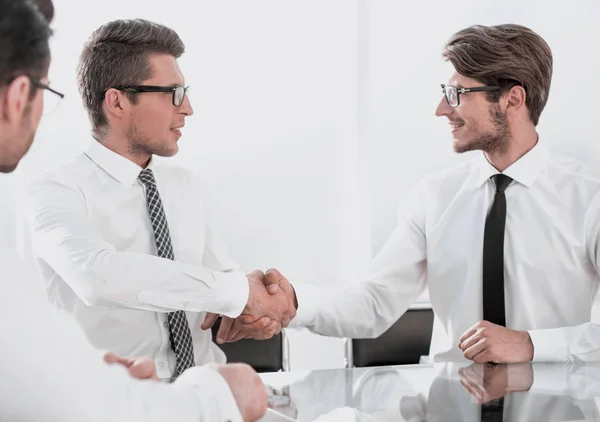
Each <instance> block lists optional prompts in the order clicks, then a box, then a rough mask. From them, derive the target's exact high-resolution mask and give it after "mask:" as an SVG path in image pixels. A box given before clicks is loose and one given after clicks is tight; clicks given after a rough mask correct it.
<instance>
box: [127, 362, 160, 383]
mask: <svg viewBox="0 0 600 422" xmlns="http://www.w3.org/2000/svg"><path fill="white" fill-rule="evenodd" d="M129 374H130V375H131V376H132V377H135V378H139V379H142V380H144V379H153V378H154V377H156V378H157V379H158V376H157V375H156V365H155V364H154V361H152V360H150V359H147V358H140V359H136V360H135V361H134V362H133V364H132V365H131V366H130V367H129Z"/></svg>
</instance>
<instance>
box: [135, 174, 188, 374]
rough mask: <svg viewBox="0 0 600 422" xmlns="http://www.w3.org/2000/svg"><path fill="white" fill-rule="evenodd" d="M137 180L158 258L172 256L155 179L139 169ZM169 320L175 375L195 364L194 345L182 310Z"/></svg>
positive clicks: (166, 225)
mask: <svg viewBox="0 0 600 422" xmlns="http://www.w3.org/2000/svg"><path fill="white" fill-rule="evenodd" d="M139 179H140V182H142V184H143V185H144V186H145V187H146V206H147V208H148V214H150V221H151V222H152V229H153V230H154V241H155V242H156V249H157V250H158V256H160V257H161V258H167V259H171V260H173V259H175V257H174V255H173V246H172V245H171V234H170V233H169V225H168V224H167V218H166V216H165V210H164V209H163V206H162V201H161V200H160V195H159V193H158V189H157V188H156V180H155V179H154V174H152V170H150V169H145V170H142V171H141V173H140V176H139ZM167 319H168V321H169V332H170V334H171V348H172V349H173V351H174V352H175V359H176V362H177V366H176V369H175V373H174V374H173V377H177V376H178V375H179V374H181V373H182V372H183V371H185V370H186V369H188V368H190V367H192V366H194V347H193V345H192V333H191V332H190V326H189V324H188V320H187V318H186V316H185V312H183V311H176V312H170V313H169V314H168V315H167Z"/></svg>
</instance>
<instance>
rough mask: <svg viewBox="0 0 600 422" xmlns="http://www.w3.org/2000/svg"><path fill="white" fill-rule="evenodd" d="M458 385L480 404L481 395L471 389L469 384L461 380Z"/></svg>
mask: <svg viewBox="0 0 600 422" xmlns="http://www.w3.org/2000/svg"><path fill="white" fill-rule="evenodd" d="M460 385H461V386H462V387H463V388H464V389H465V391H466V392H467V393H469V395H470V396H471V397H473V398H475V400H477V402H478V403H481V400H482V397H481V395H480V394H479V392H478V391H477V390H475V389H473V388H472V385H471V384H469V383H468V382H467V381H465V380H463V379H462V378H461V379H460Z"/></svg>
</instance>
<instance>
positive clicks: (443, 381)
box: [261, 363, 600, 422]
mask: <svg viewBox="0 0 600 422" xmlns="http://www.w3.org/2000/svg"><path fill="white" fill-rule="evenodd" d="M261 377H262V379H263V381H264V382H265V384H268V385H271V386H274V387H276V388H277V389H279V390H281V391H285V394H289V396H290V399H291V400H290V405H289V406H286V407H284V408H280V409H275V410H278V411H281V412H282V413H284V414H286V415H288V416H293V417H295V418H296V419H297V420H298V421H319V422H324V421H342V420H343V421H365V422H366V421H411V422H420V421H461V422H463V421H477V422H479V421H483V420H490V421H492V420H494V421H495V420H500V421H502V420H504V421H550V420H552V421H600V412H599V409H598V406H597V404H596V401H595V400H594V399H595V398H598V399H599V400H598V402H599V403H600V363H597V364H594V363H585V364H583V363H582V364H540V363H535V364H529V363H528V364H518V365H481V364H470V365H469V364H464V363H448V364H436V365H435V366H430V365H410V366H393V367H381V368H354V369H330V370H317V371H311V372H307V373H294V372H287V373H281V372H279V373H270V374H269V373H266V374H261Z"/></svg>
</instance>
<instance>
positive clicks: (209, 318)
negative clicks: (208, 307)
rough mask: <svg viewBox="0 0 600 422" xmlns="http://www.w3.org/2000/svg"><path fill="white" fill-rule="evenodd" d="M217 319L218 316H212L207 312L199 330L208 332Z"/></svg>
mask: <svg viewBox="0 0 600 422" xmlns="http://www.w3.org/2000/svg"><path fill="white" fill-rule="evenodd" d="M217 319H219V315H218V314H213V313H212V312H208V313H207V314H206V317H205V318H204V322H203V323H202V325H201V326H200V328H202V329H203V330H208V329H209V328H212V327H213V325H215V322H217Z"/></svg>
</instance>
